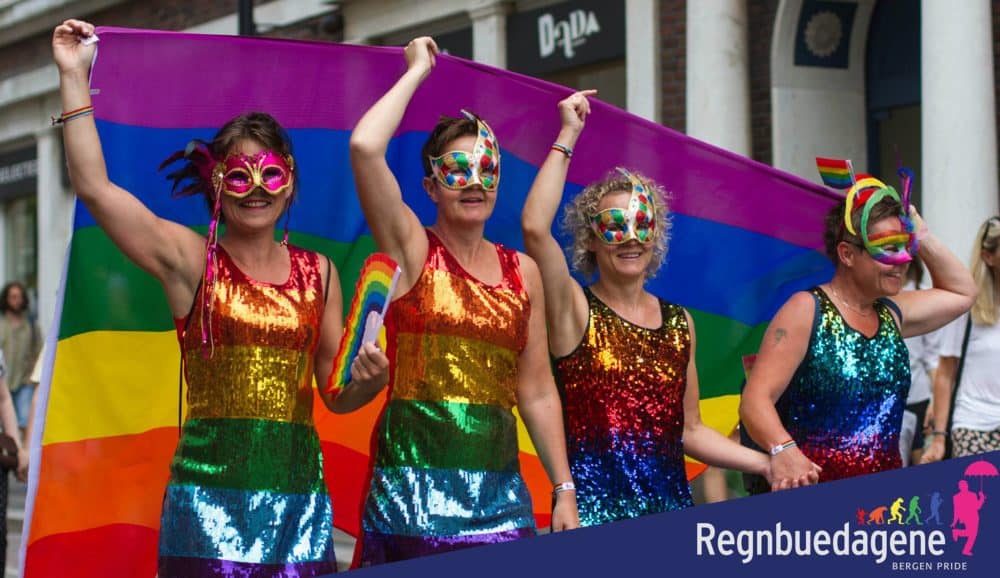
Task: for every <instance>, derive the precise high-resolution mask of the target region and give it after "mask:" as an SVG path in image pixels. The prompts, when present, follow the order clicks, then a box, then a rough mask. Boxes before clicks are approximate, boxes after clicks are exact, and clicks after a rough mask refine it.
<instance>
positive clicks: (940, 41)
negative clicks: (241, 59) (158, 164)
mask: <svg viewBox="0 0 1000 578" xmlns="http://www.w3.org/2000/svg"><path fill="white" fill-rule="evenodd" d="M237 5H238V2H237V1H235V0H228V1H223V0H188V1H184V0H149V1H141V2H140V1H136V0H132V1H129V0H78V1H73V0H0V47H2V50H0V246H2V249H0V280H3V281H4V282H6V281H7V280H13V279H18V280H22V281H25V282H26V283H27V284H28V285H29V287H30V288H31V290H32V291H33V293H34V294H35V295H36V296H37V300H36V304H37V307H38V314H39V317H40V318H41V320H42V321H43V322H45V323H46V324H47V323H48V322H49V321H51V319H52V316H53V314H54V304H55V300H56V293H57V289H58V285H59V279H60V276H61V273H62V268H63V262H64V256H65V252H66V248H67V245H68V241H69V235H70V230H71V218H72V207H73V196H72V192H71V191H70V190H69V183H68V179H67V177H66V172H65V169H64V167H65V162H64V159H63V155H62V147H61V141H60V135H59V132H58V130H57V129H53V128H51V127H50V126H49V117H50V116H52V115H54V114H57V113H58V112H59V99H58V95H57V89H58V86H57V84H58V76H57V74H56V71H55V68H54V66H53V65H52V64H51V59H50V56H49V54H50V49H49V44H50V35H51V30H52V28H53V27H54V26H55V25H56V24H57V23H58V22H60V21H62V20H63V19H64V18H67V17H70V16H78V17H81V18H86V19H88V20H90V21H92V22H94V23H96V24H99V25H114V26H127V27H134V28H156V29H169V30H187V31H192V32H202V33H213V34H236V33H237V32H238V30H239V28H238V21H239V19H238V15H237V12H238V10H237ZM253 5H254V8H253V16H254V22H255V28H256V30H257V32H258V33H259V34H262V35H267V36H274V37H287V38H299V39H312V40H325V41H344V42H353V43H367V44H381V45H403V44H405V43H406V42H407V41H408V40H409V39H410V38H413V37H415V36H420V35H432V36H434V37H435V38H436V39H437V41H438V43H439V45H440V46H441V47H442V49H444V50H446V51H447V52H449V53H450V54H453V55H455V56H461V57H463V58H470V59H473V60H476V61H479V62H482V63H485V64H490V65H493V66H499V67H503V68H508V69H510V70H513V71H516V72H521V73H524V74H528V75H531V76H536V77H539V78H543V79H546V80H550V81H552V82H556V83H559V84H563V85H566V86H569V87H573V88H597V89H598V90H599V98H601V99H603V100H605V101H607V102H610V103H612V104H615V105H617V106H619V107H621V108H624V109H626V110H628V111H630V112H632V113H634V114H636V115H639V116H641V117H644V118H646V119H649V120H651V121H653V122H658V123H662V124H663V125H665V126H667V127H670V128H673V129H675V130H679V131H682V132H686V133H688V134H690V135H692V136H694V137H697V138H700V139H702V140H705V141H707V142H710V143H712V144H715V145H717V146H719V147H722V148H725V149H728V150H731V151H733V152H736V153H739V154H742V155H745V156H748V157H751V158H753V159H755V160H757V161H759V162H762V163H766V164H771V165H774V166H775V167H777V168H780V169H782V170H785V171H788V172H790V173H792V174H795V175H798V176H800V177H803V178H805V179H808V180H811V181H818V177H817V176H816V171H815V165H814V160H813V159H814V157H816V156H829V157H839V158H850V159H852V160H853V161H854V165H855V167H856V169H857V170H858V172H866V173H870V174H873V175H875V176H879V177H881V178H883V179H884V180H886V182H888V183H890V184H894V183H895V180H896V179H895V177H894V172H895V168H896V165H897V163H899V162H902V163H905V164H906V165H908V166H910V167H912V168H913V169H914V170H915V171H916V173H917V181H916V185H915V197H916V199H917V200H918V202H919V206H920V207H921V209H922V212H923V214H924V216H925V217H926V220H927V221H928V223H929V224H930V226H931V227H932V228H933V229H934V230H935V231H936V232H937V233H938V234H939V236H941V237H942V238H943V239H944V241H945V242H946V243H947V244H948V245H949V246H950V247H951V248H952V249H953V250H954V251H955V252H956V253H957V254H958V255H960V256H965V255H966V254H967V253H968V251H969V248H970V247H971V244H972V242H973V239H972V237H973V235H974V230H975V228H976V226H978V224H979V223H981V222H982V221H983V220H984V219H985V218H986V217H987V216H989V215H993V214H996V213H997V210H998V195H1000V190H998V173H997V160H998V156H997V154H998V152H997V133H998V131H997V127H998V124H1000V117H998V116H997V109H996V99H997V89H998V85H997V82H996V74H995V69H996V67H997V64H998V63H1000V58H998V52H1000V35H998V34H1000V26H998V25H1000V0H992V1H991V0H963V1H962V2H953V1H951V0H698V1H686V0H503V1H498V0H464V1H461V2H460V1H457V0H421V1H416V0H342V1H340V2H331V1H328V0H271V1H257V2H254V3H253ZM995 39H996V40H995Z"/></svg>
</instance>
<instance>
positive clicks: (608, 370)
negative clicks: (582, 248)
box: [555, 288, 693, 526]
mask: <svg viewBox="0 0 1000 578" xmlns="http://www.w3.org/2000/svg"><path fill="white" fill-rule="evenodd" d="M584 293H585V294H586V296H587V303H588V305H589V307H590V319H589V322H588V324H587V330H586V332H585V333H584V336H583V340H582V341H581V342H580V344H579V345H578V346H577V348H576V349H575V350H574V351H573V352H572V353H570V354H569V355H567V356H565V357H561V358H559V359H556V360H555V377H556V384H557V385H558V387H559V390H560V393H561V394H562V398H563V412H564V413H565V415H566V417H565V423H566V438H567V439H566V451H567V453H568V455H569V466H570V471H571V472H572V473H573V481H574V482H575V483H576V488H577V489H576V503H577V508H578V509H579V513H580V524H581V525H583V526H594V525H597V524H603V523H606V522H612V521H615V520H622V519H626V518H634V517H636V516H643V515H646V514H655V513H658V512H667V511H671V510H679V509H682V508H687V507H689V506H691V505H693V504H692V501H691V490H690V488H689V487H688V482H687V475H686V472H685V469H684V446H683V443H682V439H681V438H682V435H683V433H684V390H685V388H686V387H687V366H688V360H689V359H690V356H691V335H690V333H689V331H688V323H687V317H685V315H684V309H682V308H681V307H680V306H678V305H673V304H671V303H667V302H666V301H663V300H660V312H661V315H662V317H663V323H662V324H661V326H660V327H659V328H658V329H647V328H645V327H640V326H638V325H635V324H633V323H630V322H628V321H626V320H624V319H622V318H621V317H620V316H618V314H617V313H615V312H614V311H613V310H612V309H611V308H610V307H608V306H607V305H606V304H604V303H603V302H602V301H601V300H600V299H598V298H597V296H595V295H594V294H593V292H592V291H591V290H590V289H589V288H585V289H584Z"/></svg>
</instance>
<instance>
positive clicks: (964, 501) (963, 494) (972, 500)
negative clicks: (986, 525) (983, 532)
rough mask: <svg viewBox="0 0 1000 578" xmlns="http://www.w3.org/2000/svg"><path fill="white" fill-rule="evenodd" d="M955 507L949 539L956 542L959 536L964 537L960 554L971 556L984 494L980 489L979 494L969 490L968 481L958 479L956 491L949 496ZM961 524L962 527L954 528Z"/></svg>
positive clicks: (984, 500) (977, 532) (977, 533)
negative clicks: (963, 545) (963, 544)
mask: <svg viewBox="0 0 1000 578" xmlns="http://www.w3.org/2000/svg"><path fill="white" fill-rule="evenodd" d="M951 501H952V505H953V506H954V508H955V516H954V518H953V519H952V521H951V539H952V541H954V542H957V541H958V539H959V538H962V537H964V538H966V541H965V547H963V548H962V554H965V555H966V556H972V546H974V545H975V543H976V536H978V535H979V510H980V508H982V507H983V504H984V503H985V502H986V496H985V495H984V494H983V492H982V490H980V491H979V494H976V493H975V492H973V491H971V490H969V482H967V481H965V480H959V481H958V493H956V494H955V495H954V496H952V498H951ZM958 524H962V526H963V527H962V528H961V529H959V528H956V526H957V525H958Z"/></svg>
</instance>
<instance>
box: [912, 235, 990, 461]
mask: <svg viewBox="0 0 1000 578" xmlns="http://www.w3.org/2000/svg"><path fill="white" fill-rule="evenodd" d="M969 266H970V267H972V277H973V279H975V283H976V286H977V287H978V288H979V295H978V296H977V297H976V300H975V303H974V304H973V305H972V310H971V311H970V312H969V314H967V315H963V316H962V317H959V318H958V319H956V320H955V321H953V322H952V323H950V324H949V325H948V326H947V327H946V328H945V329H944V330H943V331H942V336H941V359H940V361H939V362H938V369H937V374H936V375H935V376H934V431H933V432H932V436H933V437H932V439H931V444H930V447H928V448H927V450H926V451H925V452H924V455H923V457H922V459H921V461H922V462H923V463H930V462H936V461H938V460H940V459H942V458H943V457H944V451H945V443H944V441H945V440H944V438H945V436H947V435H948V434H949V432H948V430H947V427H948V412H949V410H950V409H951V398H952V389H953V388H954V386H955V377H956V375H957V373H958V365H959V363H960V359H961V356H962V343H963V341H965V338H966V337H965V336H966V332H968V347H967V349H966V352H965V363H964V365H963V367H962V377H961V381H960V383H959V384H958V393H957V394H956V395H955V409H954V412H953V415H952V424H951V432H950V433H951V441H952V448H953V450H952V455H953V457H962V456H971V455H976V454H981V453H985V452H992V451H997V450H1000V216H996V217H990V218H989V219H987V220H986V222H984V223H983V224H982V225H981V226H980V227H979V231H978V233H977V234H976V240H975V245H974V246H973V247H972V258H971V260H970V262H969Z"/></svg>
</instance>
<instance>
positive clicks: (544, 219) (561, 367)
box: [521, 91, 768, 526]
mask: <svg viewBox="0 0 1000 578" xmlns="http://www.w3.org/2000/svg"><path fill="white" fill-rule="evenodd" d="M591 94H593V91H583V92H578V93H575V94H573V95H571V96H569V97H567V98H566V99H564V100H563V101H561V102H560V103H559V114H560V118H561V121H562V128H561V130H560V132H559V136H558V138H557V140H556V143H555V144H554V145H553V146H552V150H551V151H550V152H549V155H548V157H547V158H546V159H545V162H544V163H543V164H542V167H541V169H540V170H539V172H538V176H537V177H536V178H535V182H534V184H533V185H532V187H531V191H530V192H529V194H528V200H527V202H526V203H525V206H524V212H523V215H522V217H521V225H522V228H523V230H524V243H525V247H526V249H527V252H528V254H529V255H531V256H532V257H534V259H535V260H536V261H537V262H538V266H539V269H540V270H541V273H542V279H543V281H544V285H545V302H546V311H545V313H546V318H547V321H548V327H549V351H550V352H551V355H552V357H553V358H554V366H555V373H556V381H557V383H558V384H559V386H560V388H561V390H562V391H561V393H562V394H563V407H564V410H565V415H566V433H567V438H568V439H567V445H568V452H569V460H570V468H571V470H572V474H573V481H574V482H575V484H576V488H577V497H576V499H577V504H578V507H579V511H580V523H581V525H584V526H588V525H596V524H602V523H606V522H612V521H615V520H621V519H625V518H632V517H636V516H642V515H646V514H655V513H658V512H666V511H671V510H678V509H681V508H686V507H688V506H691V505H692V503H691V491H690V488H689V487H688V481H687V476H686V475H685V469H684V454H685V453H687V454H689V455H692V456H694V457H696V458H697V459H699V460H701V461H703V462H706V463H709V464H712V465H717V466H722V467H726V468H734V469H740V470H744V471H749V472H753V473H757V474H761V475H765V476H766V475H767V470H768V459H767V456H766V455H764V454H762V453H760V452H754V451H752V450H749V449H747V448H744V447H741V446H740V445H739V444H737V443H736V442H734V441H733V440H730V439H729V438H727V437H725V436H723V435H722V434H720V433H718V432H717V431H715V430H713V429H712V428H710V427H708V426H706V425H705V424H704V423H702V421H701V417H700V412H699V408H698V399H699V395H698V373H697V371H696V369H695V361H694V359H695V355H694V348H695V332H694V325H693V323H692V322H691V317H690V315H689V314H688V313H687V311H685V310H684V309H683V308H682V307H680V306H679V305H675V304H673V303H668V302H666V301H663V300H662V299H658V298H657V297H656V296H655V295H653V294H651V293H649V292H648V291H646V289H645V287H644V285H645V282H646V280H647V279H648V278H650V277H651V276H652V275H654V274H655V273H656V272H657V270H659V268H660V266H661V265H662V264H663V259H664V257H665V256H666V252H667V238H668V233H669V231H668V229H669V220H668V218H667V217H668V215H667V207H666V202H665V200H664V194H663V191H662V190H661V189H660V188H659V186H657V185H656V184H655V183H653V182H652V181H650V180H649V179H647V178H645V177H643V176H642V175H639V174H635V173H630V172H629V171H627V170H625V169H618V170H617V171H615V172H612V173H611V174H610V175H609V176H608V177H606V178H605V179H603V180H601V181H598V182H595V183H591V184H590V185H588V186H587V187H586V188H585V189H584V190H583V191H581V192H580V193H579V194H578V195H577V196H576V197H575V198H574V199H573V200H572V201H570V203H569V205H568V206H567V209H566V214H565V216H564V225H565V229H566V231H567V233H568V234H569V235H570V236H571V237H572V238H573V246H572V248H571V253H572V267H573V268H574V269H575V270H576V271H578V272H579V273H581V274H583V275H584V276H587V277H590V276H592V275H593V274H594V273H597V280H596V281H595V282H594V283H593V284H591V285H589V286H587V287H582V286H581V285H580V284H579V283H577V282H576V281H575V280H574V279H573V278H572V277H571V276H570V267H569V265H568V264H567V262H566V258H565V257H564V254H563V251H562V248H561V247H560V246H559V244H558V242H557V241H556V239H555V238H554V237H553V236H552V233H551V230H552V221H553V219H554V218H555V216H556V212H557V211H558V209H559V203H560V200H561V198H562V193H563V186H564V185H565V183H566V175H567V172H568V170H569V166H570V160H571V157H572V149H573V147H574V146H575V145H576V141H577V138H579V136H580V133H581V131H582V130H583V126H584V121H585V119H586V117H587V115H588V114H589V112H590V105H589V102H588V101H587V97H588V96H589V95H591ZM682 440H683V441H682Z"/></svg>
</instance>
